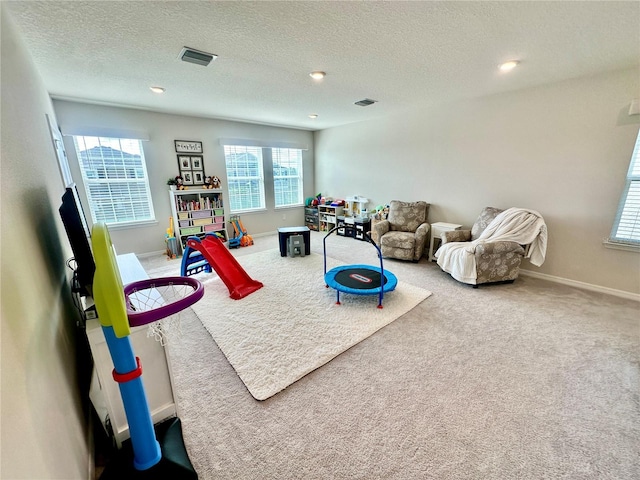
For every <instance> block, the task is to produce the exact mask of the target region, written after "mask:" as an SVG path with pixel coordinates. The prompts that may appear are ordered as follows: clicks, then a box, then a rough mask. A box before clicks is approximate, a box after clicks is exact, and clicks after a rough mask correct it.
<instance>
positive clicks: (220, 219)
mask: <svg viewBox="0 0 640 480" xmlns="http://www.w3.org/2000/svg"><path fill="white" fill-rule="evenodd" d="M215 222H216V223H224V217H223V216H222V215H216V216H215Z"/></svg>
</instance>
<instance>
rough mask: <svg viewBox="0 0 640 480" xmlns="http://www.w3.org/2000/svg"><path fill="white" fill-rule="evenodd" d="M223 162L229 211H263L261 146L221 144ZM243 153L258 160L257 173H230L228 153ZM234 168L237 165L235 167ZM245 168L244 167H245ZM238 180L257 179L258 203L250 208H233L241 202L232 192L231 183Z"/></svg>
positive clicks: (264, 206) (263, 186) (264, 208)
mask: <svg viewBox="0 0 640 480" xmlns="http://www.w3.org/2000/svg"><path fill="white" fill-rule="evenodd" d="M223 153H224V163H225V170H226V174H227V191H228V195H229V213H232V214H238V213H253V212H260V211H265V210H266V209H267V206H266V194H265V182H264V177H265V175H264V152H263V148H262V147H255V146H246V145H223ZM243 153H244V154H245V155H255V156H256V158H257V161H258V166H257V167H258V168H257V175H244V176H242V175H233V176H232V175H230V174H229V172H230V165H229V158H228V155H231V154H236V155H238V154H243ZM235 168H236V169H237V168H238V166H236V167H235ZM245 168H246V167H245ZM239 181H245V182H246V181H249V182H253V181H257V182H258V200H259V205H257V206H253V207H250V208H237V209H236V208H234V204H235V203H237V202H240V203H242V201H241V200H238V199H236V194H234V193H233V192H232V188H234V187H233V186H232V185H233V184H234V183H235V182H239Z"/></svg>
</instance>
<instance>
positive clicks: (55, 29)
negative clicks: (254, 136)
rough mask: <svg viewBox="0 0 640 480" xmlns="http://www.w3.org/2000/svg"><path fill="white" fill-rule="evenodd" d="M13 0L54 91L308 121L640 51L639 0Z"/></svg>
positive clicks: (558, 74) (535, 78)
mask: <svg viewBox="0 0 640 480" xmlns="http://www.w3.org/2000/svg"><path fill="white" fill-rule="evenodd" d="M3 3H4V4H5V6H6V7H7V9H8V11H9V12H10V15H11V17H12V18H13V19H14V21H15V23H16V24H17V26H18V29H19V30H20V31H21V33H22V34H23V36H24V39H25V42H26V44H27V47H28V48H29V50H30V52H31V54H32V55H33V57H34V60H35V63H36V66H37V68H38V70H39V71H40V73H41V75H42V77H43V79H44V83H45V85H46V87H47V89H48V91H49V92H50V94H51V95H52V96H53V97H54V98H65V99H73V100H79V101H85V102H92V103H100V104H108V105H119V106H128V107H134V108H143V109H148V110H152V111H159V112H168V113H178V114H185V115H192V116H203V117H217V118H225V119H234V120H241V121H248V122H256V123H265V124H271V125H282V126H289V127H296V128H302V129H309V130H320V129H323V128H328V127H332V126H337V125H342V124H346V123H351V122H357V121H361V120H366V119H370V118H374V117H379V116H383V115H389V114H394V113H399V112H402V111H403V110H405V109H409V108H415V107H422V106H424V107H427V106H429V105H431V104H435V103H442V102H448V101H453V100H457V99H463V98H471V97H478V96H483V95H490V94H495V93H499V92H505V91H511V90H517V89H522V88H527V87H532V86H536V85H542V84H546V83H552V82H557V81H562V80H565V79H569V78H575V77H581V76H588V75H592V74H597V73H601V72H605V71H612V70H618V69H623V68H629V67H634V66H638V65H639V63H640V2H637V1H631V2H608V1H605V2H573V1H571V2H569V1H565V2H560V1H555V2H333V1H326V2H325V1H314V2H301V1H300V2H213V1H180V2H155V1H127V2H120V1H68V2H60V1H41V2H37V1H4V2H3ZM184 46H188V47H192V48H195V49H198V50H204V51H207V52H211V53H214V54H216V55H218V59H217V60H215V61H214V62H212V63H211V64H210V65H209V66H208V67H202V66H198V65H194V64H190V63H185V62H182V61H180V60H179V59H178V54H179V53H180V50H181V49H182V47H184ZM514 58H515V59H519V60H521V65H520V66H519V67H518V68H517V69H515V70H514V71H513V72H511V73H509V74H504V73H499V71H498V69H497V65H498V64H499V63H501V62H503V61H506V60H510V59H514ZM312 70H323V71H325V72H327V77H326V78H325V79H324V80H323V81H321V82H316V81H314V80H312V79H311V78H310V77H309V75H308V74H309V72H311V71H312ZM152 85H159V86H162V87H164V88H166V93H164V94H163V95H157V94H153V93H151V92H150V91H149V87H150V86H152ZM364 98H371V99H374V100H378V103H376V104H374V105H372V106H369V107H359V106H356V105H354V102H355V101H357V100H361V99H364ZM311 113H316V114H318V115H319V117H318V118H317V119H315V120H311V119H309V118H308V115H309V114H311Z"/></svg>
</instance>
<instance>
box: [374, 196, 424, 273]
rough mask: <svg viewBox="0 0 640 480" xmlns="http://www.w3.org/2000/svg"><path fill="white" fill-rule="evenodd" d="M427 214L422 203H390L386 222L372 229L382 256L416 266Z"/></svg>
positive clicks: (397, 201)
mask: <svg viewBox="0 0 640 480" xmlns="http://www.w3.org/2000/svg"><path fill="white" fill-rule="evenodd" d="M428 214H429V204H428V203H426V202H401V201H399V200H392V201H391V203H390V205H389V215H388V217H387V219H386V220H383V221H382V222H378V223H376V224H375V225H374V227H373V228H374V230H375V236H376V237H377V238H378V239H379V240H378V243H379V244H380V250H381V251H382V255H383V256H384V257H391V258H397V259H400V260H411V261H413V262H415V263H417V262H418V261H419V260H420V257H422V254H423V253H424V247H425V244H426V243H427V235H428V233H429V227H430V226H429V224H428V223H427V216H428Z"/></svg>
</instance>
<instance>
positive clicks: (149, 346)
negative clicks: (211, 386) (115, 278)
mask: <svg viewBox="0 0 640 480" xmlns="http://www.w3.org/2000/svg"><path fill="white" fill-rule="evenodd" d="M117 262H118V269H119V270H120V276H121V277H122V282H123V284H125V285H126V284H128V283H131V282H135V281H138V280H142V279H145V278H148V276H147V274H146V272H145V271H144V269H143V268H142V265H140V262H139V261H138V258H137V257H136V256H135V255H134V254H133V253H129V254H126V255H118V257H117ZM83 301H84V302H85V305H86V306H87V307H89V305H88V304H92V299H91V298H90V297H84V298H83ZM89 312H90V313H89V315H87V322H86V329H87V330H86V331H87V338H88V339H89V346H90V348H91V354H92V356H93V362H94V370H93V375H92V378H91V388H90V392H89V396H90V398H91V402H92V403H93V405H94V408H95V410H96V412H97V414H98V416H99V417H100V420H101V422H102V425H103V426H104V427H105V431H106V432H107V434H109V435H111V434H113V438H114V440H115V442H116V444H117V446H118V448H120V447H121V446H122V442H123V441H124V440H126V439H127V438H129V424H128V422H127V417H126V415H125V412H124V406H123V404H122V397H121V396H120V388H119V387H118V384H117V383H116V381H115V380H114V379H113V375H112V372H113V360H112V359H111V354H110V353H109V348H108V346H107V342H106V340H105V338H104V333H103V332H102V327H101V325H100V322H99V320H98V319H97V318H96V315H95V310H94V309H91V308H90V307H89ZM147 331H148V326H147V325H145V326H143V327H134V328H132V329H131V335H130V336H129V339H130V340H131V344H132V347H133V352H134V354H135V355H136V356H137V357H139V358H140V363H141V365H142V371H143V374H142V382H143V384H144V388H145V392H146V394H147V401H148V403H149V410H150V412H151V417H152V419H153V423H154V424H156V423H158V422H161V421H162V420H165V419H167V418H170V417H175V416H176V415H177V410H176V404H175V401H174V397H173V383H172V379H171V368H170V365H171V364H170V361H169V357H168V356H167V351H166V349H165V348H164V347H163V346H162V345H161V344H160V342H157V341H156V340H155V338H153V337H147ZM110 430H111V431H110Z"/></svg>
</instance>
